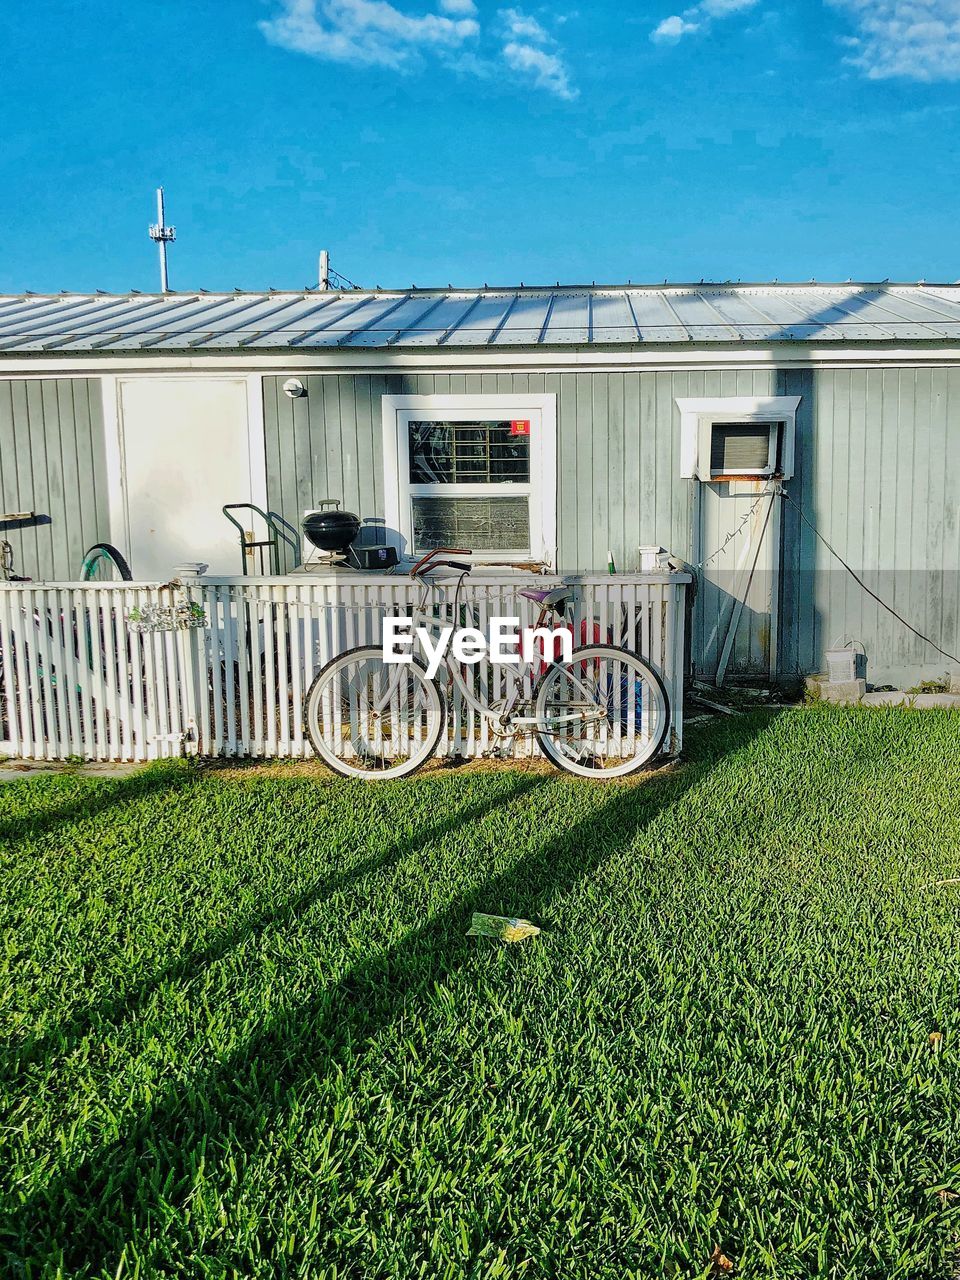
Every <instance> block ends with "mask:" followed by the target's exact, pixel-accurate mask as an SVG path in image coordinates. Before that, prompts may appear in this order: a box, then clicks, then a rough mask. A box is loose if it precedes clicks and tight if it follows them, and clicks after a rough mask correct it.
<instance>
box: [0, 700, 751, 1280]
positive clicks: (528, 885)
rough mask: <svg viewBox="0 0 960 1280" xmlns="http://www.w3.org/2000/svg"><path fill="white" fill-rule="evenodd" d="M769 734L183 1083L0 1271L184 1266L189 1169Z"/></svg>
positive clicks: (17, 1229)
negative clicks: (483, 940) (487, 924)
mask: <svg viewBox="0 0 960 1280" xmlns="http://www.w3.org/2000/svg"><path fill="white" fill-rule="evenodd" d="M769 723H770V721H769V718H764V719H763V720H762V721H761V720H759V719H758V718H757V717H753V716H751V717H745V718H744V719H742V720H738V721H735V722H728V723H726V724H724V725H723V726H721V727H720V729H718V731H717V732H716V734H714V735H711V736H710V737H709V740H708V739H707V737H706V735H704V736H703V737H699V747H698V755H699V758H698V759H697V760H696V761H695V762H694V763H691V764H689V765H687V766H686V767H685V768H684V769H681V770H679V771H677V772H675V773H670V774H666V775H661V776H657V777H654V778H651V779H649V780H648V781H647V782H645V783H642V784H640V785H634V786H626V787H622V786H616V787H613V788H611V789H612V795H611V798H610V799H609V800H608V801H606V803H605V804H603V805H602V806H600V807H599V808H597V809H596V810H594V811H593V812H592V813H591V814H590V815H589V817H587V818H585V819H583V820H581V821H579V822H577V823H574V824H573V825H572V826H570V827H568V828H567V829H565V830H563V831H560V832H558V833H555V834H552V835H551V834H549V833H546V832H545V833H544V838H543V840H542V843H540V844H538V845H535V846H533V847H531V848H529V850H528V851H527V852H526V853H523V854H521V855H520V856H519V857H518V859H517V860H516V862H515V863H514V864H513V865H512V866H511V867H510V868H509V869H508V870H506V871H504V872H502V873H501V874H499V875H495V876H493V877H491V878H490V879H489V880H487V881H486V882H484V883H483V884H481V885H478V886H475V887H472V888H470V889H468V890H466V891H464V892H463V893H460V894H458V895H457V896H456V897H454V898H453V900H452V901H451V902H450V903H449V904H448V905H447V906H446V907H445V908H444V909H443V910H441V911H440V912H439V913H438V914H437V915H435V916H433V917H432V918H431V919H429V920H427V921H426V922H425V923H424V924H423V925H422V926H421V927H419V928H416V929H414V930H413V931H411V932H410V933H408V934H407V935H405V936H404V937H403V938H401V939H400V940H399V941H398V942H396V943H395V944H394V945H392V946H390V947H388V948H387V949H385V950H384V951H382V952H381V953H379V954H377V955H375V956H372V957H370V958H369V959H366V960H363V961H362V962H360V963H358V964H356V965H355V966H354V967H353V968H352V969H350V970H349V971H348V972H347V973H346V974H345V975H344V977H343V978H342V979H341V980H339V981H338V982H336V983H335V984H333V985H332V986H331V987H329V988H327V989H325V990H322V991H321V992H319V993H318V994H317V995H316V996H314V997H313V998H312V999H310V1000H308V1001H305V1002H304V1003H303V1004H301V1005H300V1006H298V1007H297V1008H295V1009H292V1010H288V1011H285V1012H283V1013H281V1014H280V1015H277V1016H275V1017H274V1018H273V1019H272V1020H270V1021H268V1022H267V1023H266V1024H265V1025H264V1027H263V1029H262V1030H261V1031H259V1032H258V1033H257V1034H256V1035H254V1036H252V1037H250V1038H249V1039H248V1040H247V1041H246V1042H245V1043H244V1044H243V1045H241V1046H240V1047H239V1048H238V1049H237V1050H236V1051H235V1052H234V1053H231V1054H229V1055H228V1056H227V1057H226V1058H224V1059H223V1060H222V1061H220V1062H217V1063H215V1064H214V1065H212V1066H211V1067H210V1068H209V1069H208V1070H206V1071H203V1072H201V1073H200V1074H199V1075H198V1076H196V1077H195V1078H194V1079H192V1080H191V1081H189V1083H187V1084H177V1085H173V1086H171V1087H170V1088H169V1089H168V1091H167V1092H166V1093H164V1094H161V1095H159V1096H158V1097H157V1098H156V1100H155V1102H154V1104H153V1105H152V1106H151V1107H150V1108H149V1111H148V1112H147V1113H145V1114H144V1115H143V1116H142V1117H141V1118H140V1119H139V1120H138V1121H136V1122H135V1123H132V1124H130V1125H129V1126H128V1128H127V1129H126V1131H125V1132H124V1133H123V1134H122V1136H121V1137H120V1138H119V1139H118V1140H117V1141H115V1142H113V1143H111V1144H109V1145H108V1146H105V1147H104V1148H102V1149H100V1150H97V1151H94V1152H91V1153H90V1154H89V1155H88V1156H87V1157H86V1158H85V1159H84V1160H83V1161H82V1162H80V1163H79V1164H77V1165H75V1166H73V1167H72V1168H69V1169H66V1170H63V1171H60V1172H58V1173H57V1174H55V1175H54V1177H52V1178H51V1179H50V1181H49V1182H47V1183H46V1185H45V1186H44V1187H43V1188H42V1189H40V1190H38V1191H36V1192H34V1193H32V1194H31V1195H29V1196H27V1197H25V1198H24V1200H23V1201H22V1203H20V1204H19V1205H17V1206H15V1207H11V1208H10V1209H9V1210H8V1212H7V1213H6V1215H5V1220H4V1221H3V1223H2V1227H0V1232H2V1235H0V1238H2V1241H3V1255H4V1256H5V1258H6V1261H7V1265H8V1267H17V1268H18V1269H19V1270H20V1271H22V1270H23V1269H24V1265H25V1263H26V1261H27V1260H30V1262H32V1264H33V1265H34V1266H39V1267H41V1268H42V1267H45V1266H47V1265H48V1264H56V1263H58V1262H59V1259H60V1255H61V1251H62V1253H63V1263H64V1268H65V1271H66V1274H69V1275H71V1276H75V1277H80V1276H85V1275H90V1274H96V1275H100V1274H106V1272H107V1269H108V1267H109V1268H113V1267H115V1266H116V1262H117V1259H118V1256H119V1254H120V1251H121V1249H123V1248H124V1246H128V1247H129V1246H130V1245H131V1244H134V1243H135V1244H136V1245H137V1247H138V1250H139V1251H141V1252H143V1251H145V1247H146V1248H150V1249H151V1251H156V1250H159V1251H160V1253H159V1254H158V1255H157V1256H158V1258H159V1257H160V1256H162V1258H163V1259H164V1260H168V1259H171V1258H173V1259H181V1260H182V1258H183V1256H184V1255H183V1252H182V1250H183V1249H187V1248H191V1247H195V1246H196V1241H195V1240H193V1241H188V1240H186V1239H182V1238H179V1237H180V1232H179V1230H178V1227H179V1226H180V1224H183V1225H184V1227H185V1228H186V1230H187V1231H189V1229H190V1228H189V1226H188V1225H187V1218H186V1215H184V1216H178V1215H177V1212H176V1210H175V1209H172V1206H175V1205H176V1204H177V1203H178V1202H179V1200H180V1198H181V1197H183V1196H185V1195H186V1194H187V1192H188V1191H189V1188H190V1186H191V1185H192V1180H193V1178H194V1176H195V1173H196V1170H197V1168H198V1167H199V1164H205V1167H206V1169H207V1171H208V1172H209V1171H210V1170H211V1169H212V1168H213V1167H214V1166H215V1164H216V1162H217V1160H218V1159H222V1158H224V1157H225V1156H229V1154H230V1151H231V1150H241V1151H250V1150H252V1149H253V1148H254V1147H256V1145H257V1144H258V1143H259V1142H260V1141H262V1137H263V1135H264V1134H265V1133H269V1132H270V1131H271V1130H277V1129H279V1128H281V1127H282V1123H283V1116H284V1115H285V1114H286V1113H287V1112H288V1111H289V1109H290V1108H291V1107H292V1106H293V1105H294V1104H295V1103H296V1100H297V1098H298V1095H300V1096H302V1093H303V1090H304V1087H305V1086H306V1085H308V1084H309V1082H310V1081H311V1080H313V1079H315V1078H316V1077H317V1075H318V1066H319V1074H321V1075H322V1074H324V1073H326V1072H329V1071H332V1070H335V1069H336V1064H337V1061H338V1058H339V1057H340V1056H341V1055H343V1054H345V1053H349V1052H350V1051H355V1050H356V1049H357V1048H358V1047H359V1046H361V1045H362V1044H363V1043H364V1042H366V1041H368V1040H369V1039H370V1038H371V1037H374V1036H376V1035H377V1034H378V1033H379V1032H381V1031H383V1030H384V1029H385V1028H387V1027H389V1026H390V1025H391V1024H392V1023H393V1022H394V1021H395V1020H396V1019H397V1018H398V1017H400V1016H401V1015H402V1013H403V1012H404V1010H405V1009H406V1008H407V1007H408V1005H409V1003H410V1002H411V1001H414V1000H420V999H422V1000H423V1001H424V1003H426V1002H427V1001H428V1000H429V999H430V993H431V992H432V991H433V990H434V989H435V986H436V984H439V983H443V982H444V981H445V980H446V979H447V978H448V977H450V976H451V975H452V974H454V973H455V972H456V971H457V970H459V969H460V968H461V967H463V966H465V965H467V964H469V963H470V961H471V958H472V957H473V956H474V955H475V943H474V942H473V940H471V939H467V938H465V937H464V933H465V930H466V927H467V925H468V923H469V919H470V914H471V912H472V911H474V910H479V909H482V910H484V911H489V912H494V913H505V914H512V912H513V910H514V908H515V907H516V904H517V903H518V902H522V903H523V904H524V911H525V913H526V914H529V915H530V916H532V917H533V918H534V919H536V918H543V917H545V916H547V915H548V914H549V909H550V907H551V906H552V905H554V904H555V903H556V902H557V901H558V900H559V899H560V898H561V897H562V896H563V895H565V894H568V893H570V892H572V891H573V890H574V889H575V888H576V887H577V885H578V884H579V883H580V882H582V881H583V880H584V879H585V878H587V877H588V876H590V875H591V874H592V873H593V872H594V871H596V869H597V868H598V867H599V866H601V865H602V864H603V862H604V861H605V860H606V859H607V858H609V857H610V856H612V855H613V854H615V853H616V852H617V851H619V850H620V849H623V848H624V847H625V846H627V845H629V844H630V843H631V842H632V841H633V840H634V839H635V838H636V837H637V835H638V834H639V833H641V832H642V831H643V830H644V829H645V828H647V827H648V826H649V825H650V824H651V823H652V822H654V821H655V820H656V819H657V818H658V817H659V816H660V815H661V814H662V813H664V812H666V811H667V810H669V809H671V808H672V807H673V806H675V805H676V804H678V803H679V802H680V801H681V800H682V799H683V797H684V796H685V795H686V793H687V792H688V791H689V790H690V789H691V788H692V787H694V786H696V785H697V783H698V782H700V781H701V780H702V779H703V778H704V777H705V776H706V775H707V774H708V773H709V772H710V771H711V769H712V768H713V767H714V766H715V765H716V764H717V763H718V762H719V760H720V759H722V758H723V757H724V756H726V755H728V754H730V753H731V752H734V751H740V750H742V749H744V748H745V747H747V745H748V744H749V743H750V741H751V740H752V739H753V738H754V737H756V736H757V735H758V734H759V733H760V732H762V730H763V729H764V728H765V727H766V726H767V725H768V724H769ZM334 1212H335V1206H331V1208H330V1210H329V1217H328V1213H327V1212H326V1211H324V1210H321V1217H323V1218H325V1219H328V1223H327V1225H328V1226H331V1225H332V1224H333V1217H332V1215H333V1213H334ZM148 1242H150V1243H149V1244H148ZM225 1247H226V1248H227V1249H229V1244H228V1243H227V1244H225ZM28 1265H29V1264H28ZM160 1265H161V1269H162V1266H163V1264H162V1263H161V1264H160ZM174 1265H176V1264H174ZM111 1274H112V1271H111Z"/></svg>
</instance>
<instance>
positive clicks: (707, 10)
mask: <svg viewBox="0 0 960 1280" xmlns="http://www.w3.org/2000/svg"><path fill="white" fill-rule="evenodd" d="M758 2H759V0H700V4H699V5H698V6H697V8H698V9H699V10H700V12H701V13H702V14H704V15H705V16H706V17H708V18H725V17H726V16H727V14H728V13H740V12H741V10H743V9H753V8H754V7H755V6H756V5H757V3H758Z"/></svg>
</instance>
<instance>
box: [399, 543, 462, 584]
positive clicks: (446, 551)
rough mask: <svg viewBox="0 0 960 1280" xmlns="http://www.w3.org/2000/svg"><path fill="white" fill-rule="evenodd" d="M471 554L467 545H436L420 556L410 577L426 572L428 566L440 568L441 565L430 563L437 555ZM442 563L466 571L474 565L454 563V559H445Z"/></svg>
mask: <svg viewBox="0 0 960 1280" xmlns="http://www.w3.org/2000/svg"><path fill="white" fill-rule="evenodd" d="M470 554H471V552H469V551H468V550H467V549H466V548H465V547H434V548H433V550H432V551H428V552H427V554H426V555H425V556H421V557H420V559H419V560H418V561H417V563H416V564H415V565H414V566H413V568H412V569H411V570H410V577H411V578H416V577H417V576H418V575H419V574H421V573H423V572H425V570H426V569H427V567H428V566H429V567H430V568H431V569H435V568H438V567H439V565H436V564H434V565H431V564H430V561H431V560H433V558H434V557H435V556H468V555H470ZM442 563H443V564H453V567H454V568H455V569H464V570H465V571H469V569H470V568H471V567H472V566H471V565H460V564H454V562H453V561H452V560H444V561H443V562H442Z"/></svg>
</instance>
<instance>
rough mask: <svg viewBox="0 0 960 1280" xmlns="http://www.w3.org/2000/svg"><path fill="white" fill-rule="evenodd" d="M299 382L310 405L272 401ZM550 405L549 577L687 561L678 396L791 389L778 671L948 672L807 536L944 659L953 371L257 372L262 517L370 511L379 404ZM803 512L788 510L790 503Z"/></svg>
mask: <svg viewBox="0 0 960 1280" xmlns="http://www.w3.org/2000/svg"><path fill="white" fill-rule="evenodd" d="M290 374H296V376H298V377H301V378H302V380H303V381H304V383H305V385H306V388H307V394H306V396H304V397H302V398H300V399H293V400H291V399H290V398H288V397H287V396H285V395H284V394H283V392H282V390H281V387H282V383H283V381H284V379H285V378H286V377H288V376H290ZM473 393H481V394H486V393H495V394H544V393H546V394H550V393H553V394H555V395H556V396H557V434H558V439H557V473H558V474H557V489H558V517H557V518H558V544H559V553H558V559H559V568H560V569H561V571H567V572H574V571H579V572H589V571H595V570H598V569H601V570H602V569H603V568H605V566H606V563H607V553H608V550H612V551H613V553H614V558H615V560H616V563H617V565H618V567H620V568H626V569H631V568H633V567H634V566H635V564H636V549H637V547H638V546H644V545H651V544H660V545H662V546H664V547H666V548H667V549H668V550H669V551H671V552H673V553H674V554H676V555H679V556H682V557H683V558H684V559H685V560H688V561H691V560H692V559H693V558H694V555H695V534H694V522H695V488H694V487H695V485H696V484H697V483H699V482H698V481H695V480H686V479H682V478H681V477H680V457H679V448H680V413H679V410H678V408H677V405H676V400H677V398H678V397H703V398H706V397H719V396H769V395H778V396H791V395H798V396H801V397H802V398H801V401H800V407H799V409H798V412H797V438H796V448H797V457H796V473H795V475H794V477H793V478H792V479H791V480H790V481H789V482H788V483H787V486H786V487H787V492H788V494H789V495H790V499H791V501H787V502H784V503H783V509H782V520H781V535H780V542H781V552H780V565H779V567H780V582H779V599H780V609H779V631H778V670H779V673H780V677H781V678H782V679H784V680H789V679H791V678H793V677H796V676H798V675H802V674H805V673H809V672H813V671H817V670H819V669H820V668H821V666H822V663H823V651H824V649H826V648H828V647H829V646H830V645H831V644H832V643H833V642H834V641H835V640H837V639H839V638H841V637H847V638H852V639H857V640H861V641H862V642H863V643H864V645H865V647H866V649H867V653H868V658H869V667H868V674H869V678H870V679H871V680H872V681H873V682H874V683H891V684H908V685H909V684H912V683H915V682H916V681H917V680H919V679H921V678H924V677H929V676H934V675H937V674H939V673H942V672H944V671H946V670H947V669H948V667H949V666H950V663H949V662H948V660H947V659H946V658H943V657H941V656H940V655H938V654H937V653H936V652H935V651H934V650H933V649H931V648H930V646H928V645H925V644H924V643H923V642H922V641H921V640H919V639H917V637H915V636H913V635H911V633H910V632H909V631H908V630H907V629H906V628H905V627H904V626H903V625H902V624H901V623H899V622H897V621H896V619H894V618H893V617H891V616H890V615H889V614H888V613H886V612H885V611H884V610H883V609H882V608H881V607H880V606H879V605H878V604H876V603H875V602H874V601H873V600H871V599H870V597H869V596H868V595H866V594H865V593H864V591H863V590H862V589H861V588H860V587H859V586H858V585H857V584H856V583H855V582H854V581H853V579H852V578H851V577H850V576H849V575H848V574H847V573H846V572H845V571H844V570H843V569H841V568H840V566H839V565H838V564H837V563H836V561H835V560H834V559H833V558H832V557H831V556H830V554H829V552H828V551H827V550H826V548H825V547H824V546H823V545H822V544H821V543H819V542H818V540H817V539H816V537H815V535H814V533H813V532H812V531H811V529H810V528H809V527H808V526H807V525H805V524H804V523H803V522H802V520H801V516H800V513H799V511H800V510H802V511H803V513H804V514H805V515H806V516H807V517H808V519H809V520H810V521H811V522H812V523H813V524H814V525H815V526H816V528H817V529H819V531H820V532H821V533H822V534H823V536H824V537H825V538H827V540H828V541H829V542H831V543H832V544H833V546H834V547H836V549H837V550H838V551H839V552H840V554H841V555H842V556H843V557H844V558H845V559H846V560H847V561H848V563H849V564H850V565H851V566H852V567H853V568H854V569H855V570H856V571H857V572H858V573H859V574H860V575H861V576H862V577H863V578H864V580H865V581H866V582H867V584H868V585H869V586H870V587H871V588H872V589H873V590H875V591H876V592H877V594H878V595H880V596H881V597H882V598H883V599H885V600H888V601H889V602H890V603H891V604H893V605H894V607H895V608H896V609H897V610H898V612H901V613H902V614H903V615H904V616H905V617H906V618H908V619H909V620H910V622H911V623H912V624H913V625H914V626H915V627H917V628H918V630H920V631H922V632H924V633H925V634H927V635H929V636H931V637H932V638H933V639H934V640H935V641H936V642H937V643H938V644H939V645H940V646H941V647H942V648H944V649H947V650H949V651H951V652H953V653H957V652H958V651H960V635H958V619H960V519H958V513H960V424H957V425H951V418H952V417H953V418H955V417H956V416H957V415H958V414H960V368H950V367H919V366H918V367H909V366H902V367H890V368H883V367H876V368H864V367H842V368H836V369H833V368H818V369H802V368H801V369H796V368H794V369H785V370H777V369H775V368H772V369H771V368H767V369H722V370H719V369H718V370H709V369H708V370H681V371H676V370H673V371H656V370H651V371H636V372H634V371H622V372H621V371H617V372H563V373H533V372H523V373H519V372H501V373H494V372H490V373H404V374H384V375H378V374H367V373H363V374H359V373H358V374H318V373H309V372H299V371H298V370H296V369H295V368H291V369H290V370H289V371H288V372H285V373H284V374H283V375H282V376H278V377H271V376H268V377H266V378H265V379H264V426H265V443H266V460H267V491H268V501H269V503H270V506H271V507H272V508H273V509H275V510H277V511H279V512H280V513H281V514H282V515H284V516H285V517H286V518H287V519H288V520H290V521H291V522H293V523H295V524H298V523H299V520H300V517H301V515H302V512H303V511H304V510H305V509H306V508H308V507H311V506H313V505H315V503H316V502H317V501H318V500H319V499H321V498H326V497H333V498H339V499H340V500H341V502H342V504H343V506H344V507H346V508H347V509H349V510H353V511H357V512H358V513H359V514H360V515H363V516H372V515H376V516H382V515H383V513H384V512H383V489H384V477H383V463H382V457H381V454H382V444H381V397H382V396H384V395H430V394H473ZM798 507H799V510H798Z"/></svg>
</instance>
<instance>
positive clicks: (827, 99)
mask: <svg viewBox="0 0 960 1280" xmlns="http://www.w3.org/2000/svg"><path fill="white" fill-rule="evenodd" d="M0 41H2V43H0V107H2V113H3V114H2V119H3V134H2V141H0V290H2V291H4V292H19V291H21V290H25V289H34V290H37V291H56V290H60V289H71V290H92V289H95V288H100V289H106V290H127V289H131V288H137V289H155V288H156V287H157V278H158V273H157V266H156V251H155V248H154V246H153V245H152V244H151V243H150V241H149V239H148V237H147V225H148V223H149V222H151V221H152V220H153V212H154V188H155V187H156V186H157V185H158V184H159V183H161V182H162V183H163V184H164V186H165V188H166V191H167V202H168V221H171V222H174V223H175V224H176V226H177V233H178V239H177V243H176V244H175V245H174V246H173V248H172V251H171V257H170V262H171V267H170V270H171V284H172V286H173V287H174V288H179V289H197V288H207V289H223V288H227V289H230V288H234V287H241V288H248V289H259V288H266V287H270V286H272V287H275V288H294V289H299V288H302V287H304V286H305V285H307V284H312V283H314V282H315V280H316V258H317V252H318V250H319V249H321V248H322V247H324V246H326V247H329V249H330V252H331V260H332V263H333V266H334V267H335V268H336V269H338V270H339V271H340V272H342V273H343V274H344V275H346V276H348V277H349V278H350V279H352V280H354V281H356V282H358V283H360V284H362V285H365V286H373V285H377V284H379V285H383V286H384V287H385V288H386V287H399V286H406V285H409V284H411V283H417V284H419V285H443V284H447V283H448V282H452V283H454V284H482V283H484V282H489V283H490V284H513V283H518V282H520V281H524V282H526V283H528V284H530V283H545V282H553V281H556V280H558V279H559V280H561V281H564V282H573V283H576V282H584V281H591V280H596V281H598V282H621V281H625V280H627V279H631V280H633V281H643V282H648V281H662V280H664V279H670V280H676V281H687V280H694V281H696V280H700V279H701V278H705V279H714V280H726V279H734V280H735V279H743V280H760V279H764V280H767V279H774V278H778V279H781V280H792V279H810V278H811V277H814V276H815V277H816V278H818V279H821V280H829V279H837V280H845V279H847V278H849V277H853V278H855V279H867V280H876V279H883V278H885V277H890V278H892V279H917V278H926V279H929V280H953V279H956V278H957V277H960V230H958V226H960V217H958V214H960V182H958V180H957V176H956V175H957V172H958V151H960V136H958V126H960V0H699V3H691V4H688V5H683V4H680V5H677V4H676V3H675V0H639V2H638V3H634V4H632V5H631V4H623V3H617V2H616V0H602V2H599V3H586V2H585V0H569V2H568V3H565V2H563V0H561V2H560V3H554V4H549V5H545V4H536V3H529V4H523V5H521V4H519V3H518V4H517V5H516V6H513V5H509V4H502V3H498V2H497V0H389V2H388V0H219V2H216V0H192V2H190V3H187V2H186V0H166V3H164V4H163V5H156V4H147V3H145V2H143V0H125V2H123V3H121V2H120V0H113V2H111V3H107V2H100V3H97V2H96V0H87V2H86V3H83V2H81V0H33V2H32V3H30V4H26V3H8V4H6V5H5V6H3V8H2V10H0Z"/></svg>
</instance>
